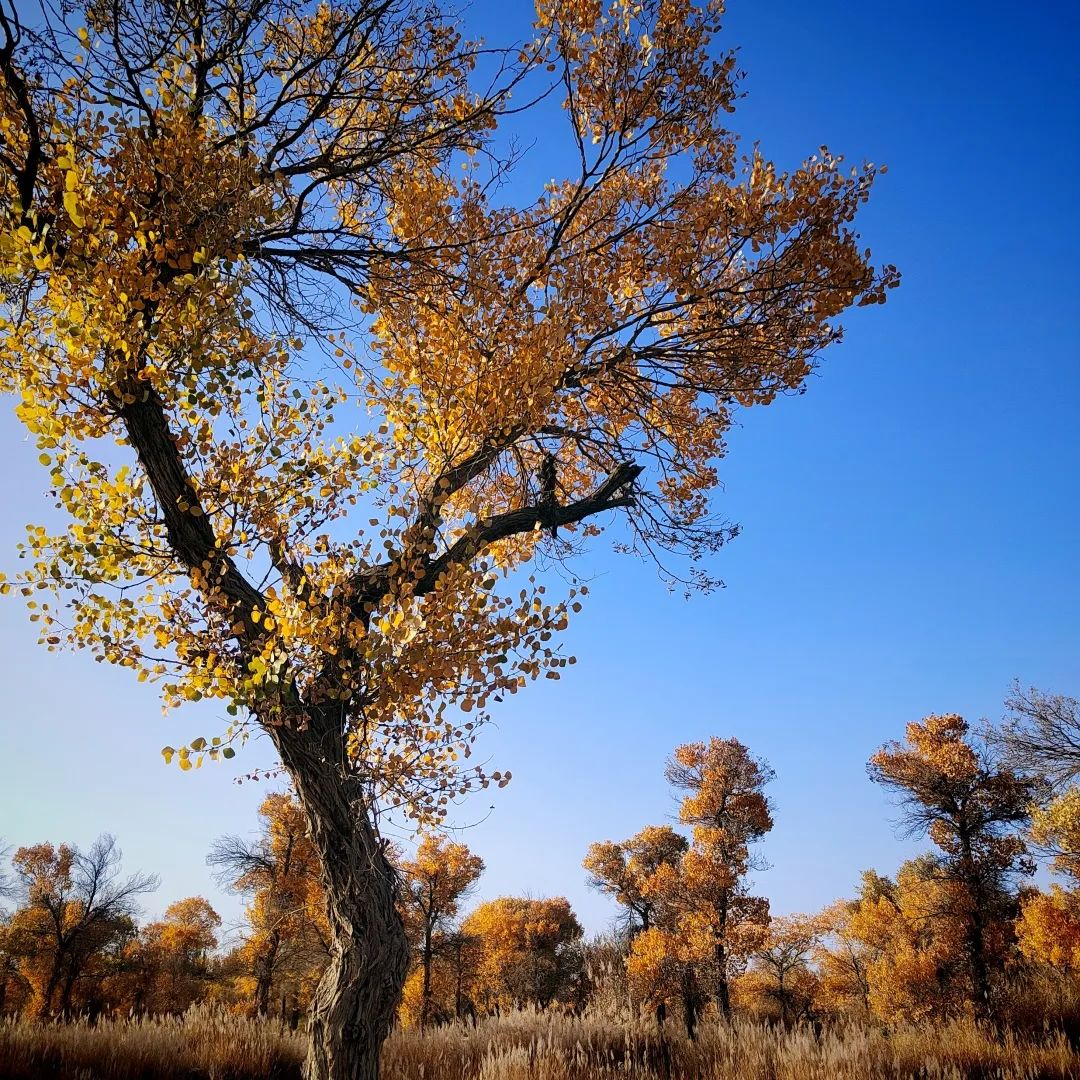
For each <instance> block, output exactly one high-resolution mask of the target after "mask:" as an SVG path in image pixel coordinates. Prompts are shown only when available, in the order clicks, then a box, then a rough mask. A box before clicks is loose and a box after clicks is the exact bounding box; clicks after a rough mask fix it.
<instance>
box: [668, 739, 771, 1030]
mask: <svg viewBox="0 0 1080 1080" xmlns="http://www.w3.org/2000/svg"><path fill="white" fill-rule="evenodd" d="M666 776H667V779H668V782H669V783H670V784H672V785H673V786H674V787H675V788H676V789H677V790H681V791H685V792H686V795H685V796H684V797H683V800H682V803H681V804H680V806H679V820H680V821H682V822H683V823H684V824H686V825H690V826H692V827H693V838H694V842H693V846H692V848H691V849H690V851H688V852H687V854H686V855H685V857H684V859H683V875H682V876H683V883H684V889H685V892H686V894H687V895H686V899H685V903H686V904H687V906H688V907H689V908H690V909H691V910H692V911H693V912H694V914H695V918H696V920H697V922H698V925H699V929H700V930H702V931H704V932H705V933H706V934H708V935H709V937H710V938H711V951H712V956H711V960H712V965H713V970H714V981H713V985H714V992H715V996H716V1004H717V1008H718V1009H719V1010H720V1014H721V1015H722V1016H724V1017H725V1018H726V1017H728V1016H730V1013H731V995H730V985H729V984H730V980H731V975H732V973H733V965H736V966H737V965H738V964H739V962H740V961H741V960H743V959H744V958H745V957H746V956H747V955H748V954H749V952H750V951H751V950H752V948H753V939H754V929H753V928H755V927H762V928H763V927H764V925H765V923H766V922H767V919H768V902H767V901H765V900H763V899H761V898H758V897H751V896H749V895H748V893H747V887H746V881H745V879H746V875H747V874H748V873H749V872H750V871H751V870H755V869H761V868H763V867H764V865H765V864H764V863H763V862H762V861H761V860H760V859H759V858H755V856H754V855H753V853H752V852H751V850H750V845H751V844H752V843H754V842H755V841H757V840H760V839H761V838H762V837H763V836H764V835H765V834H766V833H767V832H768V831H769V830H770V829H771V828H772V824H773V822H772V815H771V813H770V808H769V802H768V799H767V798H766V797H765V795H764V793H763V789H764V787H765V785H766V784H767V783H769V781H770V780H772V779H773V776H774V773H773V771H772V770H771V769H770V768H769V767H768V765H767V764H765V762H763V761H761V760H760V759H758V758H755V757H753V756H752V755H751V754H750V752H749V751H748V750H747V748H746V747H745V746H743V744H742V743H740V742H739V741H738V739H718V738H712V739H710V740H709V741H708V742H707V743H688V744H687V745H685V746H680V747H678V748H677V749H676V750H675V752H674V753H673V754H672V756H671V758H670V759H669V760H668V763H667V769H666ZM740 941H741V944H742V946H743V947H741V948H740V947H739V943H740ZM747 945H750V948H747V947H746V946H747Z"/></svg>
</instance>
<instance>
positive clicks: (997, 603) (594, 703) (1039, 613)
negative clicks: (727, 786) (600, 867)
mask: <svg viewBox="0 0 1080 1080" xmlns="http://www.w3.org/2000/svg"><path fill="white" fill-rule="evenodd" d="M470 18H472V19H474V20H475V21H474V23H473V27H474V28H476V29H479V31H480V32H482V33H485V34H487V35H488V36H489V38H491V39H492V40H493V41H497V40H500V39H503V40H505V39H506V38H508V37H521V36H522V35H524V34H526V33H527V32H528V22H529V18H530V8H529V7H528V6H527V5H526V4H524V3H518V2H508V3H503V4H495V3H493V2H486V3H484V4H481V5H479V6H477V7H476V8H474V9H473V12H472V14H471V16H470ZM1078 21H1080V20H1078V16H1077V13H1076V9H1075V8H1074V7H1073V6H1072V5H1069V4H1065V3H1061V2H1029V3H1026V4H1020V5H1005V4H1001V3H993V2H988V3H982V4H940V3H937V4H930V3H926V2H917V3H912V4H907V5H898V4H884V3H879V4H862V5H859V4H851V3H847V2H839V0H837V2H831V3H805V2H794V0H784V2H780V0H733V3H732V4H731V11H730V13H729V16H728V21H727V25H728V32H727V41H728V43H730V44H737V45H739V46H740V47H741V64H742V66H743V67H744V68H745V69H746V70H747V72H748V76H747V79H746V82H745V88H746V89H747V90H748V91H749V97H748V99H747V100H745V101H744V102H743V103H742V106H741V109H740V111H739V113H738V115H737V117H736V127H737V128H738V130H740V131H741V132H743V133H745V134H746V135H747V136H749V137H750V138H751V139H755V138H756V139H759V140H760V141H761V143H762V146H763V149H764V150H765V152H766V153H767V154H769V155H771V156H773V157H774V158H775V159H777V160H778V161H779V162H780V163H782V164H784V165H793V164H796V163H797V162H798V161H799V160H801V159H802V157H804V156H806V155H807V154H810V153H813V152H814V151H815V150H816V148H817V147H818V146H819V145H820V144H822V143H826V144H827V145H828V146H829V147H830V149H832V150H834V151H836V152H840V153H843V154H845V155H846V156H847V157H849V158H850V159H852V160H859V159H862V158H867V159H869V160H872V161H876V162H886V163H888V165H889V173H888V175H887V176H885V177H884V178H883V179H882V180H881V182H880V184H879V186H878V189H877V191H876V193H875V195H874V199H873V201H872V204H871V205H870V207H869V208H868V210H867V212H866V213H865V215H864V217H863V219H862V222H861V229H862V232H863V235H864V237H865V238H866V239H867V241H868V242H869V243H870V245H871V246H872V247H873V248H874V252H875V255H876V256H877V258H878V259H879V260H882V261H888V262H894V263H896V264H897V265H899V266H900V268H901V269H902V270H903V273H904V282H903V286H902V288H901V289H900V290H899V291H897V292H894V293H892V294H891V298H890V302H889V304H888V305H887V306H886V307H885V308H874V309H869V310H865V311H862V312H859V313H857V315H856V316H855V317H853V318H852V319H851V320H850V323H849V332H848V336H847V339H846V341H845V342H844V343H843V344H842V345H841V346H840V347H839V348H837V349H834V350H833V351H832V353H831V354H829V355H828V357H827V359H826V362H825V364H824V366H823V368H822V371H821V375H820V377H819V378H816V379H814V380H813V382H812V385H811V386H810V389H809V391H808V393H807V394H806V395H805V396H803V397H801V398H798V399H792V400H787V401H781V402H778V403H777V404H776V405H774V406H772V407H770V408H768V409H764V410H760V411H757V412H754V413H750V414H747V415H746V416H744V418H743V422H744V426H743V427H742V428H741V429H740V430H737V431H735V432H734V433H733V435H732V438H731V452H730V455H729V457H728V460H727V462H726V463H725V465H724V466H723V469H722V474H723V477H724V482H725V491H724V492H723V494H722V495H721V496H720V499H719V502H718V508H719V509H720V510H721V512H722V513H723V514H724V515H725V516H726V517H728V518H729V519H731V520H735V521H738V522H740V523H741V524H742V526H743V530H744V531H743V534H742V536H741V537H739V539H738V540H736V541H735V542H734V543H733V544H732V545H730V546H729V547H728V548H727V549H726V550H725V551H724V552H723V553H722V554H721V556H720V558H719V561H718V569H719V572H720V573H721V574H722V576H723V577H724V578H725V580H726V581H727V586H728V587H727V588H726V590H723V591H721V592H719V593H717V594H714V595H712V596H709V597H703V598H696V599H693V600H690V601H685V600H683V599H682V598H681V597H679V596H674V595H669V594H668V593H667V592H666V590H665V588H664V587H663V585H662V584H661V583H660V582H659V580H658V579H657V576H656V574H655V571H654V570H653V569H651V568H650V567H648V566H642V565H640V564H636V563H634V562H632V561H630V560H627V559H623V558H617V557H614V556H611V555H608V554H607V553H606V552H600V551H598V553H597V554H596V556H595V557H591V558H590V559H589V561H588V563H587V567H586V568H587V569H588V570H589V572H591V573H593V574H594V575H595V580H594V582H593V595H592V599H591V602H590V603H589V604H588V605H587V607H586V608H585V611H584V612H583V614H582V615H581V616H579V617H578V620H577V621H576V623H575V624H574V626H573V627H572V630H571V631H570V634H569V635H568V642H567V645H568V648H570V649H571V650H572V651H573V652H575V653H576V655H577V656H578V658H579V663H578V664H577V666H576V667H575V668H573V669H572V670H571V671H570V672H569V674H568V676H567V677H565V678H564V679H563V681H562V682H560V683H558V684H551V683H544V684H543V685H540V686H535V687H531V688H530V689H529V690H528V691H527V692H526V693H524V694H522V695H518V696H517V697H516V698H514V699H512V700H511V701H510V702H508V704H507V705H506V706H504V707H503V710H502V712H501V713H500V714H499V715H498V717H497V719H498V728H497V729H493V730H492V731H491V732H490V733H489V734H488V736H487V738H486V742H485V744H484V745H485V749H486V750H487V751H488V753H490V755H491V756H492V757H493V759H494V761H495V763H496V764H497V766H498V767H502V768H509V769H511V770H512V771H513V774H514V781H513V783H512V784H511V785H510V787H509V788H508V789H506V790H505V791H502V792H497V793H494V794H493V795H491V797H487V795H486V793H485V794H482V795H480V796H477V797H474V798H473V799H472V800H471V801H470V802H469V803H468V804H467V805H466V806H465V807H464V808H463V810H462V813H461V821H462V822H465V821H469V820H476V819H480V818H483V817H484V815H485V814H487V813H488V810H487V808H488V806H489V805H492V804H493V805H494V810H493V811H491V813H490V814H489V815H488V816H487V818H486V820H484V821H483V822H482V823H481V824H478V825H476V826H475V827H474V828H472V829H470V830H469V831H468V832H467V833H466V834H465V839H466V840H467V842H468V843H469V844H470V845H472V846H473V847H474V849H475V850H477V851H478V852H479V853H480V854H481V855H483V857H484V858H485V859H486V860H487V863H488V871H487V874H486V875H485V877H484V879H483V881H482V889H481V891H480V895H481V896H482V897H490V896H496V895H500V894H503V893H522V892H528V893H531V894H533V895H543V894H552V893H555V894H565V895H567V896H569V897H570V899H571V901H572V902H573V904H574V906H575V907H576V909H577V910H578V912H579V914H580V915H581V917H582V919H583V921H584V922H585V923H586V925H587V927H588V928H589V929H591V930H599V929H602V928H603V927H604V925H605V924H606V921H607V920H608V918H609V917H610V916H611V914H612V909H611V908H610V907H609V906H608V904H607V903H606V902H605V901H604V900H602V899H601V898H599V897H597V896H596V895H595V894H592V893H590V892H589V890H588V889H587V888H586V887H585V883H584V880H583V875H582V872H581V870H580V862H581V857H582V855H583V854H584V851H585V848H586V847H587V845H588V844H589V843H590V842H591V841H593V840H597V839H603V838H612V839H619V838H622V837H625V836H628V835H630V834H631V833H633V832H635V831H637V830H638V829H640V828H641V827H642V826H643V825H645V824H648V823H651V822H662V821H664V820H667V819H668V817H669V816H670V815H671V813H672V812H673V809H674V806H673V803H672V800H671V797H670V795H669V793H668V792H667V790H666V789H665V785H664V781H663V776H662V764H663V760H664V757H665V756H666V755H667V754H668V753H669V751H670V750H671V749H672V748H673V747H674V746H675V745H677V744H678V743H680V742H685V741H687V740H691V739H699V738H705V737H707V736H709V735H713V734H716V735H721V736H729V735H736V736H738V737H739V738H740V739H742V740H743V741H744V742H746V743H747V744H748V745H749V746H750V747H751V748H752V749H753V750H754V751H755V752H757V753H759V754H761V755H763V756H764V757H766V758H767V759H768V760H769V761H770V762H771V763H772V765H773V766H774V768H775V769H776V773H777V779H776V782H775V784H774V786H773V789H772V796H773V798H774V801H775V803H776V828H775V830H774V831H773V833H772V834H771V835H770V836H769V838H768V839H767V841H766V843H765V845H764V853H765V855H766V857H767V858H768V859H769V861H770V862H771V863H772V869H770V870H769V871H768V872H767V873H764V874H762V875H760V876H759V882H758V883H759V887H760V889H761V891H763V892H765V893H766V894H767V895H769V896H770V897H771V898H772V901H773V906H774V910H777V911H790V910H806V909H813V908H816V907H819V906H821V905H823V904H825V903H827V902H829V901H830V900H832V899H833V898H835V897H836V896H838V895H843V894H846V893H850V891H851V890H852V888H853V887H854V885H855V883H856V881H857V879H858V874H859V872H860V871H861V870H862V869H863V868H865V867H868V866H875V867H877V868H879V869H881V870H883V871H891V870H892V869H894V868H895V866H896V864H897V863H898V862H899V861H900V860H901V859H902V858H903V857H904V856H905V854H907V853H908V852H909V851H910V847H909V846H907V845H904V844H901V843H900V842H899V841H898V840H897V839H896V838H895V835H894V830H893V828H892V826H891V824H890V822H891V820H892V818H893V816H894V811H893V810H892V808H891V807H890V806H889V805H888V803H887V802H886V801H885V799H884V798H883V796H882V794H881V793H880V792H878V791H877V790H875V789H874V788H873V786H872V785H871V784H870V783H869V781H868V780H867V779H866V774H865V763H866V759H867V757H868V756H869V754H870V753H871V752H872V751H873V749H874V748H875V747H876V746H877V745H879V744H880V743H881V742H882V741H884V740H885V739H888V738H892V737H897V736H899V735H900V734H901V733H902V731H903V726H904V724H905V722H907V721H908V720H911V719H917V718H919V717H921V716H923V715H924V714H926V713H929V712H946V711H956V712H961V713H963V714H965V715H966V716H968V717H969V718H971V719H977V718H979V717H981V716H993V717H996V716H998V715H1000V712H1001V704H1000V703H1001V699H1002V697H1003V696H1004V694H1005V693H1006V691H1007V690H1008V687H1009V684H1010V682H1011V681H1012V679H1013V678H1019V679H1020V680H1022V681H1023V682H1024V683H1025V684H1034V685H1037V686H1040V687H1042V688H1045V689H1049V690H1055V691H1060V692H1065V693H1073V694H1077V693H1080V650H1078V646H1080V630H1078V622H1077V611H1078V607H1080V604H1078V601H1080V575H1078V563H1080V558H1078V556H1080V542H1078V539H1077V531H1078V526H1080V500H1078V495H1080V491H1078V486H1080V484H1078V475H1080V438H1078V436H1077V424H1076V418H1077V403H1078V398H1080V349H1078V335H1077V329H1076V306H1075V295H1076V283H1075V273H1076V271H1075V267H1074V257H1075V252H1076V251H1077V250H1078V249H1080V244H1078V236H1077V224H1076V222H1077V213H1076V208H1075V207H1076V203H1077V200H1078V197H1080V191H1078V189H1077V182H1076V174H1077V168H1078V164H1080V162H1078V155H1077V139H1076V136H1075V131H1076V127H1077V119H1078V112H1080V110H1078V104H1080V95H1078V93H1077V89H1078V86H1077V83H1078V75H1077V67H1076V64H1075V55H1074V46H1075V42H1076V40H1077V34H1078V31H1080V25H1078ZM1070 130H1071V131H1073V132H1074V134H1073V135H1072V136H1070V135H1069V134H1068V133H1069V131H1070ZM533 154H534V159H533V160H534V162H536V164H537V168H538V169H539V170H540V171H542V172H544V173H545V175H550V174H551V173H552V172H553V171H555V170H553V169H552V168H551V167H550V166H551V162H550V161H549V160H547V159H544V158H543V154H544V147H543V144H542V143H541V144H540V145H538V146H537V148H536V149H535V150H534V151H533ZM0 445H2V446H3V448H4V453H5V461H6V473H7V496H6V505H5V512H4V514H3V518H2V520H0V569H4V570H7V571H9V572H10V571H12V570H14V569H15V565H16V560H15V558H14V546H15V544H16V543H17V542H18V540H19V539H20V536H21V533H22V527H23V525H24V524H25V523H26V522H29V521H33V520H37V519H39V518H40V517H41V516H42V512H43V508H44V505H45V504H44V500H43V499H42V491H43V490H44V488H45V487H46V485H47V477H46V476H45V474H44V471H43V470H41V469H40V468H39V467H38V466H37V465H36V462H35V458H36V452H35V451H34V449H33V447H32V445H31V444H30V443H28V442H26V441H25V440H24V438H23V434H22V432H21V430H20V429H19V428H18V426H17V425H16V423H15V422H14V419H13V417H12V415H11V408H10V403H8V404H7V405H5V406H4V407H3V411H2V415H0ZM0 635H2V639H3V644H4V650H3V656H4V671H5V676H6V679H5V697H6V702H5V712H4V714H3V717H4V718H3V721H2V732H3V742H2V747H3V753H2V757H0V835H2V836H5V837H6V838H7V839H8V840H9V841H11V842H13V843H17V844H25V843H31V842H35V841H38V840H45V839H48V840H53V841H60V840H69V841H76V842H78V843H82V844H87V843H89V842H91V841H92V840H93V838H94V836H95V835H96V834H97V833H98V832H100V831H103V830H108V831H111V832H114V833H116V835H117V836H118V837H119V840H120V845H121V847H122V848H123V850H124V852H125V857H126V862H127V864H128V865H130V866H131V867H132V868H135V867H139V868H143V869H146V870H155V871H158V872H160V873H161V875H162V878H163V884H162V888H161V890H160V892H159V893H158V894H157V896H156V897H153V898H151V899H150V901H149V903H148V905H147V907H148V909H149V910H151V911H156V910H160V909H161V908H163V907H164V906H165V905H166V904H167V903H168V902H170V901H171V900H173V899H176V898H179V897H182V896H185V895H189V894H192V893H200V892H201V893H204V894H206V895H208V896H210V897H211V898H212V899H213V900H214V901H215V902H216V903H217V902H220V908H221V910H222V912H223V913H224V914H225V915H226V916H227V918H228V919H235V918H236V917H237V914H238V911H239V906H238V903H237V901H236V900H235V899H226V898H223V897H221V895H220V893H218V892H217V891H216V890H215V889H214V887H213V885H212V884H211V883H210V879H209V877H208V874H207V872H206V869H205V867H204V865H203V859H204V855H205V852H206V850H207V848H208V846H209V844H210V842H211V840H212V839H213V838H214V837H215V836H217V835H219V834H220V833H222V832H228V831H232V832H247V831H249V830H250V829H252V828H253V827H254V824H255V807H256V805H257V804H258V802H259V800H260V799H261V797H262V795H263V794H264V791H265V787H264V786H262V785H257V784H245V785H242V786H237V785H235V784H233V783H232V782H231V779H232V777H233V776H234V775H235V773H236V772H239V771H241V769H240V768H236V769H234V768H232V766H241V767H250V766H253V765H256V764H259V765H262V764H266V763H268V762H269V760H270V759H269V756H268V753H267V751H266V750H265V748H263V749H260V748H256V749H255V750H253V751H250V752H247V753H245V754H243V755H241V756H240V757H238V758H237V759H236V761H234V762H233V763H232V764H231V765H226V766H225V767H221V768H218V767H213V768H205V769H204V770H203V771H201V772H199V773H194V772H193V773H190V774H187V775H183V774H181V773H180V772H179V771H177V770H176V769H166V768H164V767H163V766H161V764H160V758H159V756H158V750H159V748H160V747H161V746H162V745H163V744H165V743H169V742H172V743H177V742H179V741H183V740H184V739H186V738H189V737H191V736H193V735H195V734H199V733H201V732H202V731H203V730H204V729H205V730H208V729H209V727H210V726H212V725H211V724H210V721H213V720H214V719H215V718H216V717H217V715H218V714H219V712H220V711H221V710H218V709H204V710H203V711H202V713H201V715H200V714H199V711H198V710H197V709H194V710H192V711H191V712H190V713H187V714H173V715H171V716H170V717H169V718H166V719H162V717H161V714H160V711H159V708H158V704H157V699H156V697H155V694H154V692H153V690H152V689H150V688H147V687H146V686H142V685H138V684H136V683H135V682H134V680H133V679H132V678H130V677H129V675H128V674H127V673H125V672H122V671H116V670H109V669H106V668H104V667H101V666H99V665H96V664H94V663H93V662H92V660H90V659H89V658H87V657H82V656H72V655H62V656H55V655H50V654H48V653H46V652H44V651H43V650H39V649H38V647H37V646H36V645H35V644H34V638H35V634H34V632H33V630H32V628H31V627H30V625H29V624H28V623H27V622H26V619H25V614H24V612H23V611H22V609H21V606H20V605H19V603H18V601H17V600H9V601H7V602H5V603H3V604H2V605H0Z"/></svg>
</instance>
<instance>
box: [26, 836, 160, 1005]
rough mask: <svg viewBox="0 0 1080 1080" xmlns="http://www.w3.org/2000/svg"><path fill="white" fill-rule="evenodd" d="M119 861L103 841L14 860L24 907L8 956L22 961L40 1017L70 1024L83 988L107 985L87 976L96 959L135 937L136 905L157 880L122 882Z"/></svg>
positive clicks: (144, 877)
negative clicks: (66, 1019) (68, 1018)
mask: <svg viewBox="0 0 1080 1080" xmlns="http://www.w3.org/2000/svg"><path fill="white" fill-rule="evenodd" d="M120 858H121V855H120V850H119V849H118V848H117V847H116V841H115V840H114V839H113V837H111V836H108V835H103V836H101V837H100V838H99V839H98V840H97V841H95V843H94V844H93V846H92V847H91V848H90V849H89V850H88V851H86V852H83V851H80V850H79V848H77V847H75V846H73V845H67V844H61V845H60V846H59V847H54V846H53V845H52V844H36V845H34V846H33V847H22V848H19V849H18V850H17V851H16V852H15V855H14V858H13V860H12V861H13V864H14V868H15V873H16V876H17V877H18V878H19V880H20V882H21V886H22V890H23V896H24V901H23V904H22V905H21V906H20V908H19V910H18V911H16V913H15V915H14V916H13V918H12V920H11V924H10V926H9V931H8V938H9V948H10V949H11V951H12V952H13V953H15V955H17V956H19V957H20V960H21V968H22V972H23V975H24V977H25V978H26V980H27V982H28V983H29V984H30V986H31V987H32V990H33V994H34V1004H33V1008H34V1011H35V1012H36V1013H37V1014H38V1015H39V1016H43V1017H52V1016H70V1015H71V1013H72V1008H73V1002H74V995H75V992H76V990H77V989H78V988H79V983H80V980H86V979H90V978H92V977H95V978H97V979H101V978H103V977H104V973H103V972H101V971H94V970H93V969H92V965H93V962H94V961H95V959H97V958H99V957H100V956H101V955H102V954H104V953H105V952H106V951H108V950H110V949H115V948H117V947H118V946H119V945H122V944H123V943H124V942H125V941H127V940H128V939H130V937H131V936H132V935H133V934H134V924H133V922H132V918H133V916H134V914H135V912H136V911H137V904H138V899H139V897H140V896H143V895H144V894H146V893H148V892H152V891H153V890H154V889H156V888H157V886H158V879H157V878H156V877H155V876H153V875H150V874H141V873H136V874H132V875H130V876H129V877H126V878H123V877H121V875H120Z"/></svg>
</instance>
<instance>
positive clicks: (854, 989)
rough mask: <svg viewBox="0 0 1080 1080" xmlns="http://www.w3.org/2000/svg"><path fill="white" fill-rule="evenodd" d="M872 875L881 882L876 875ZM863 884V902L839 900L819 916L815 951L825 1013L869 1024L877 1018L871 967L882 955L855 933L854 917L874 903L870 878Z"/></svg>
mask: <svg viewBox="0 0 1080 1080" xmlns="http://www.w3.org/2000/svg"><path fill="white" fill-rule="evenodd" d="M868 874H869V875H872V877H873V878H877V875H875V874H873V872H872V871H868ZM863 880H864V885H863V895H862V897H861V898H860V899H859V900H853V901H852V900H838V901H837V902H836V903H834V904H831V905H830V906H829V907H827V908H826V909H825V910H824V911H823V912H822V913H821V915H820V916H819V922H820V924H821V931H822V934H821V940H820V941H819V942H818V944H817V947H816V949H815V951H814V966H815V968H816V969H817V972H818V975H819V981H818V989H817V996H818V1004H819V1006H820V1008H821V1010H822V1011H823V1012H825V1013H828V1014H830V1015H832V1016H850V1017H855V1018H858V1019H860V1020H864V1021H865V1020H869V1019H870V1018H871V1016H872V1015H873V1012H872V1009H871V1005H870V966H871V964H872V963H873V962H874V960H875V959H876V958H877V956H879V955H880V954H879V952H878V951H877V950H875V949H873V948H872V947H871V946H870V944H869V943H868V942H864V941H860V940H859V938H858V937H857V935H856V934H855V933H853V931H852V918H853V916H854V915H856V914H857V913H858V911H859V908H860V906H861V904H862V903H863V902H864V901H866V902H870V893H869V890H868V889H867V885H866V876H864V879H863ZM878 880H881V879H878ZM890 885H891V883H890Z"/></svg>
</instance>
